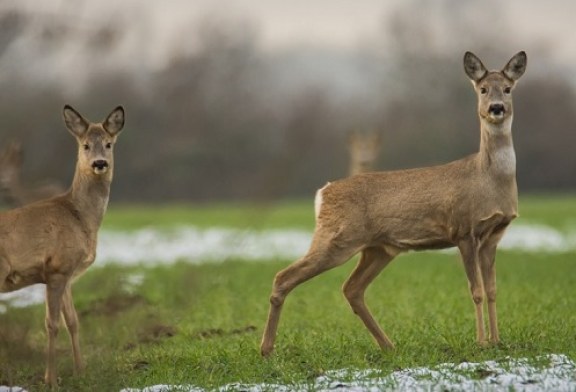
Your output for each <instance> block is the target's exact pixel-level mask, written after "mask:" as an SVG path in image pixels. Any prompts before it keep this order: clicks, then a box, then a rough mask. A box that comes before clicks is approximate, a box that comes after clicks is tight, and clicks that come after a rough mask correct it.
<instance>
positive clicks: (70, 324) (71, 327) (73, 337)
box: [62, 283, 85, 374]
mask: <svg viewBox="0 0 576 392" xmlns="http://www.w3.org/2000/svg"><path fill="white" fill-rule="evenodd" d="M71 286H72V284H71V283H68V285H67V286H66V289H65V290H64V295H63V296H62V315H63V316H64V322H65V323H66V328H67V329H68V334H69V335H70V341H71V343H72V353H73V355H74V370H75V372H76V373H77V374H78V373H80V372H81V371H82V370H84V367H85V364H84V360H83V359H82V355H81V354H80V335H79V333H78V315H77V314H76V308H75V307H74V301H73V300H72V287H71Z"/></svg>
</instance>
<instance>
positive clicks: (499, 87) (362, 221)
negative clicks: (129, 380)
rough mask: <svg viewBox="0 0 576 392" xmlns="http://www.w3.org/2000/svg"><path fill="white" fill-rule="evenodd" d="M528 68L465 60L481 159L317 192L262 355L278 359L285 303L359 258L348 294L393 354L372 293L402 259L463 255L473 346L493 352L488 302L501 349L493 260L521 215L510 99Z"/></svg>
mask: <svg viewBox="0 0 576 392" xmlns="http://www.w3.org/2000/svg"><path fill="white" fill-rule="evenodd" d="M526 64H527V58H526V54H525V53H524V52H519V53H517V54H516V55H515V56H513V57H512V58H511V59H510V61H509V62H508V63H507V64H506V66H505V67H504V68H503V69H502V70H501V71H488V70H487V69H486V68H485V67H484V65H483V64H482V62H481V61H480V59H479V58H478V57H476V56H475V55H474V54H472V53H470V52H466V54H465V55H464V70H465V72H466V74H467V75H468V77H469V78H470V79H471V81H472V84H473V86H474V90H475V91H476V95H477V97H478V116H479V118H480V149H479V151H478V152H477V153H476V154H473V155H470V156H468V157H465V158H463V159H460V160H457V161H453V162H450V163H448V164H444V165H439V166H432V167H425V168H419V169H410V170H399V171H387V172H376V173H365V174H359V175H356V176H352V177H348V178H346V179H342V180H339V181H335V182H331V183H328V184H327V185H326V186H324V187H323V188H321V189H320V190H318V192H317V193H316V199H315V213H316V228H315V231H314V234H313V238H312V243H311V245H310V249H309V250H308V253H307V254H306V255H305V256H304V257H302V258H301V259H299V260H298V261H296V262H295V263H293V264H292V265H290V266H288V267H287V268H285V269H284V270H282V271H280V272H279V273H278V274H277V275H276V277H275V279H274V284H273V288H272V294H271V296H270V312H269V314H268V320H267V323H266V327H265V330H264V334H263V337H262V343H261V353H262V355H264V356H267V355H269V354H270V353H271V352H272V350H273V349H274V341H275V338H276V331H277V328H278V322H279V320H280V313H281V311H282V306H283V304H284V301H285V299H286V296H287V295H288V294H289V293H290V292H291V291H292V290H293V289H294V288H295V287H296V286H298V285H299V284H301V283H303V282H305V281H307V280H309V279H311V278H313V277H314V276H317V275H318V274H320V273H322V272H324V271H327V270H329V269H331V268H334V267H337V266H339V265H341V264H343V263H345V262H346V261H347V260H348V259H350V258H351V257H352V256H353V255H355V254H356V253H358V252H361V258H360V261H359V262H358V265H357V266H356V268H355V270H354V271H353V272H352V274H351V275H350V277H349V278H348V280H347V281H346V282H345V283H344V286H343V292H344V296H345V297H346V299H347V300H348V302H349V304H350V306H351V308H352V310H353V311H354V313H356V314H357V315H358V316H359V317H360V319H361V320H362V322H363V323H364V325H365V326H366V328H367V329H368V330H369V331H370V333H371V334H372V336H373V337H374V339H375V340H376V342H377V343H378V344H379V346H380V347H381V348H382V349H392V348H393V347H394V345H393V344H392V342H391V341H390V339H389V338H388V337H387V336H386V334H385V333H384V332H383V330H382V329H381V328H380V326H379V325H378V323H377V322H376V321H375V320H374V318H373V316H372V314H371V313H370V311H369V310H368V308H367V306H366V304H365V301H364V292H365V290H366V288H367V286H368V285H369V284H370V283H371V282H372V281H373V280H374V278H376V276H377V275H378V274H379V273H380V272H381V271H382V270H383V269H384V267H386V266H387V265H388V263H390V261H391V260H392V259H393V258H394V257H395V256H396V255H398V254H400V253H402V252H406V251H410V250H424V249H442V248H449V247H458V249H459V250H460V253H461V255H462V260H463V264H464V269H465V271H466V275H467V277H468V282H469V289H470V293H471V295H472V300H473V302H474V306H475V310H476V340H477V341H478V342H479V343H480V344H486V343H487V337H486V335H485V331H484V316H483V303H484V297H485V296H486V298H487V300H488V317H489V341H490V342H492V343H496V342H498V341H499V336H498V325H497V320H496V270H495V254H496V246H497V245H498V242H499V241H500V239H501V238H502V235H503V234H504V231H505V229H506V227H507V226H508V224H509V223H510V222H511V221H512V220H513V219H514V218H515V217H516V216H517V214H518V191H517V187H516V156H515V153H514V147H513V144H512V114H513V111H512V95H511V92H512V89H513V88H514V86H515V84H516V81H517V80H518V79H519V78H520V77H521V76H522V75H523V74H524V71H525V70H526Z"/></svg>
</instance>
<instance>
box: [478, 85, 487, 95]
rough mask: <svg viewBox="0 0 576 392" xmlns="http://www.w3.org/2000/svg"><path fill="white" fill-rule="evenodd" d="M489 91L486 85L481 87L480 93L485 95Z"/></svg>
mask: <svg viewBox="0 0 576 392" xmlns="http://www.w3.org/2000/svg"><path fill="white" fill-rule="evenodd" d="M487 92H488V89H487V88H486V87H480V94H482V95H484V94H486V93H487Z"/></svg>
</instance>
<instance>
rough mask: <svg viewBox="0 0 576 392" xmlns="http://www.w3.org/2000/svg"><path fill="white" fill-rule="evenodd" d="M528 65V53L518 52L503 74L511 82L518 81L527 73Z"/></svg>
mask: <svg viewBox="0 0 576 392" xmlns="http://www.w3.org/2000/svg"><path fill="white" fill-rule="evenodd" d="M527 63H528V58H527V57H526V52H524V51H522V52H518V53H516V54H515V55H514V57H512V58H511V59H510V61H508V64H506V66H505V67H504V69H503V70H502V73H503V74H504V75H505V76H506V77H507V78H508V79H511V80H514V81H516V80H518V79H520V76H522V75H524V71H526V64H527Z"/></svg>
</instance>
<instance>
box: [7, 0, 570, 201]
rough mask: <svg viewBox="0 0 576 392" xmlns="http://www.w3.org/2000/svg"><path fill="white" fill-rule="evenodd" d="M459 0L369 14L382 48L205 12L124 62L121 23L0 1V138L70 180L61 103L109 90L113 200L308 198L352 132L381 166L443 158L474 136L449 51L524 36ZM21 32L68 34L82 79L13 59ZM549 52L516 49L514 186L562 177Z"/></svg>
mask: <svg viewBox="0 0 576 392" xmlns="http://www.w3.org/2000/svg"><path fill="white" fill-rule="evenodd" d="M415 3H418V4H417V5H418V7H415ZM438 4H440V5H438ZM473 7H475V5H474V3H473V2H469V1H464V2H462V1H454V0H443V1H441V2H438V3H434V4H428V3H426V2H418V1H411V2H407V3H406V5H404V6H402V7H400V8H399V9H398V10H397V11H396V13H395V14H394V15H393V17H392V18H390V19H387V20H384V21H383V30H382V34H383V35H385V36H386V40H387V41H389V42H392V43H393V45H392V46H391V47H390V46H389V47H387V48H386V50H384V49H382V48H380V49H375V48H378V45H377V43H369V42H367V43H365V45H359V47H358V48H357V50H356V51H353V52H346V53H344V52H338V51H334V50H323V49H322V48H302V49H301V50H296V49H294V50H292V51H285V52H282V53H279V52H271V51H265V50H263V49H261V48H260V47H259V44H258V33H257V30H256V29H255V28H253V27H252V26H251V25H250V23H249V22H246V23H226V22H223V21H222V20H218V19H207V20H206V21H205V22H204V23H203V24H201V25H200V26H196V27H195V28H194V32H193V37H188V36H186V37H185V36H183V37H182V39H189V40H190V42H191V45H192V43H193V46H194V47H193V48H190V50H179V51H174V53H173V54H172V55H171V57H170V58H169V59H168V60H167V61H166V64H165V66H163V67H159V68H158V69H155V70H149V68H145V67H141V64H139V63H138V62H139V61H141V60H140V59H134V63H133V64H131V65H132V66H131V67H125V68H121V67H116V68H114V67H110V66H107V65H106V64H109V62H110V61H113V59H114V56H115V53H118V51H120V50H122V48H121V45H122V42H123V37H124V36H125V35H126V34H127V31H126V25H125V24H123V23H114V21H105V22H102V23H101V24H98V23H97V24H95V25H94V26H91V27H90V28H89V29H87V28H85V27H79V25H81V24H72V23H70V19H69V15H62V16H60V15H58V14H54V15H50V16H49V17H48V16H45V15H30V14H28V13H25V12H23V11H18V10H17V9H15V8H14V9H9V8H8V9H4V10H2V11H1V12H2V13H1V14H0V149H1V148H2V145H4V144H5V143H7V142H8V141H9V140H11V139H18V140H21V141H23V144H24V148H25V166H24V178H25V179H26V180H27V181H28V182H31V181H40V180H42V179H45V178H53V179H57V180H58V181H59V182H60V183H62V184H69V183H70V181H71V176H72V173H73V166H74V165H73V159H74V156H75V146H74V141H73V139H72V138H71V137H70V136H69V135H68V134H67V132H66V131H65V130H64V126H63V124H62V120H61V116H60V113H61V109H62V106H63V105H64V104H65V103H69V104H71V105H72V106H74V107H75V108H76V109H78V110H79V111H80V112H81V113H83V114H84V115H85V116H86V117H88V118H90V119H92V120H98V118H97V116H104V115H105V114H107V113H108V112H109V111H110V110H111V109H112V108H113V107H115V106H116V105H118V104H122V105H124V107H125V109H126V113H127V120H126V121H127V126H126V131H125V132H124V133H123V134H122V135H121V136H120V140H119V143H118V145H117V147H116V173H115V176H116V181H115V184H114V187H113V198H114V199H116V200H121V201H126V202H128V201H138V202H141V201H145V202H150V201H200V200H214V199H217V200H225V199H250V200H268V199H274V198H285V197H301V196H304V197H309V196H311V195H312V194H313V192H314V190H315V189H316V188H318V187H320V186H322V185H323V184H324V183H325V182H326V181H328V180H332V179H336V178H339V177H343V176H345V175H346V173H347V165H348V156H347V146H346V140H347V135H348V133H349V132H350V131H353V130H377V131H378V132H380V133H381V134H382V140H383V147H382V154H381V158H380V161H379V163H378V167H379V168H381V169H383V170H384V169H397V168H407V167H415V166H421V165H431V164H440V163H444V162H447V161H450V160H454V159H458V158H460V157H462V156H464V155H467V154H470V153H473V152H475V151H476V150H477V148H478V141H479V129H478V119H477V115H476V97H475V94H474V92H473V90H472V88H471V86H470V83H469V81H468V80H467V78H466V76H465V74H464V72H463V70H462V56H463V53H464V51H465V50H472V51H473V52H475V53H476V54H478V55H479V56H480V57H481V58H482V59H485V63H486V65H487V66H488V67H489V68H499V67H502V66H503V65H504V64H505V62H506V61H507V60H508V59H509V58H510V57H511V56H512V55H513V54H514V53H516V52H517V51H519V50H522V49H526V48H525V47H517V46H516V45H517V43H516V42H513V41H510V42H508V41H507V39H508V37H512V36H513V34H512V33H511V31H510V27H508V26H507V25H506V22H505V20H504V18H503V19H502V20H499V19H496V20H495V21H494V26H492V28H491V29H489V30H483V29H482V27H481V26H477V27H474V26H475V25H474V23H473V18H474V9H473ZM416 9H417V11H415V10H416ZM415 12H418V13H420V16H418V15H416V16H415V15H414V13H415ZM455 15H458V17H454V16H455ZM424 16H425V17H424ZM22 36H28V37H30V36H32V37H33V39H34V40H35V42H36V45H37V48H38V52H37V54H36V55H37V56H51V52H52V51H54V50H57V49H58V48H59V49H61V48H62V47H63V46H65V45H66V44H67V40H68V39H69V37H74V38H75V39H76V40H80V41H81V43H82V46H83V47H84V50H85V51H86V52H87V53H89V54H90V56H88V58H87V59H86V60H85V61H84V62H82V63H80V64H78V67H79V69H80V71H81V70H82V69H85V70H86V73H87V75H89V77H87V78H85V80H84V81H83V82H82V83H79V82H77V81H76V79H75V78H74V77H70V78H69V79H68V78H66V77H64V78H56V77H51V76H50V75H51V74H50V72H49V71H48V70H46V74H45V77H44V78H38V77H36V78H34V77H30V75H27V74H26V73H25V72H23V71H22V70H21V68H24V67H21V65H22V64H21V63H19V62H22V61H31V62H34V61H35V60H34V58H31V57H25V56H23V55H14V53H15V52H16V53H22V52H17V51H15V49H14V48H18V45H19V39H20V37H22ZM548 50H549V49H548V48H547V46H546V45H541V46H538V45H536V46H534V45H533V46H531V47H530V50H529V51H528V57H529V65H528V72H527V74H526V76H525V77H524V78H523V79H522V80H521V81H520V83H519V87H518V89H517V90H516V92H515V120H514V126H513V131H514V134H515V136H514V137H515V145H516V150H517V157H518V181H519V186H520V188H521V191H525V190H538V191H568V190H573V188H574V185H573V180H572V174H573V173H574V172H576V154H572V153H571V151H570V150H571V149H572V148H573V146H574V145H576V135H575V132H574V129H573V128H574V124H576V111H575V110H574V109H575V108H576V95H575V91H574V87H573V85H572V84H571V82H570V79H569V78H570V77H571V76H573V75H565V74H562V73H561V72H559V71H558V70H559V69H560V67H557V66H555V65H554V64H549V65H547V64H544V65H543V63H545V61H546V58H547V54H548V52H547V51H548ZM25 69H29V67H28V68H25ZM76 71H78V70H76ZM39 80H40V81H39Z"/></svg>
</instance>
